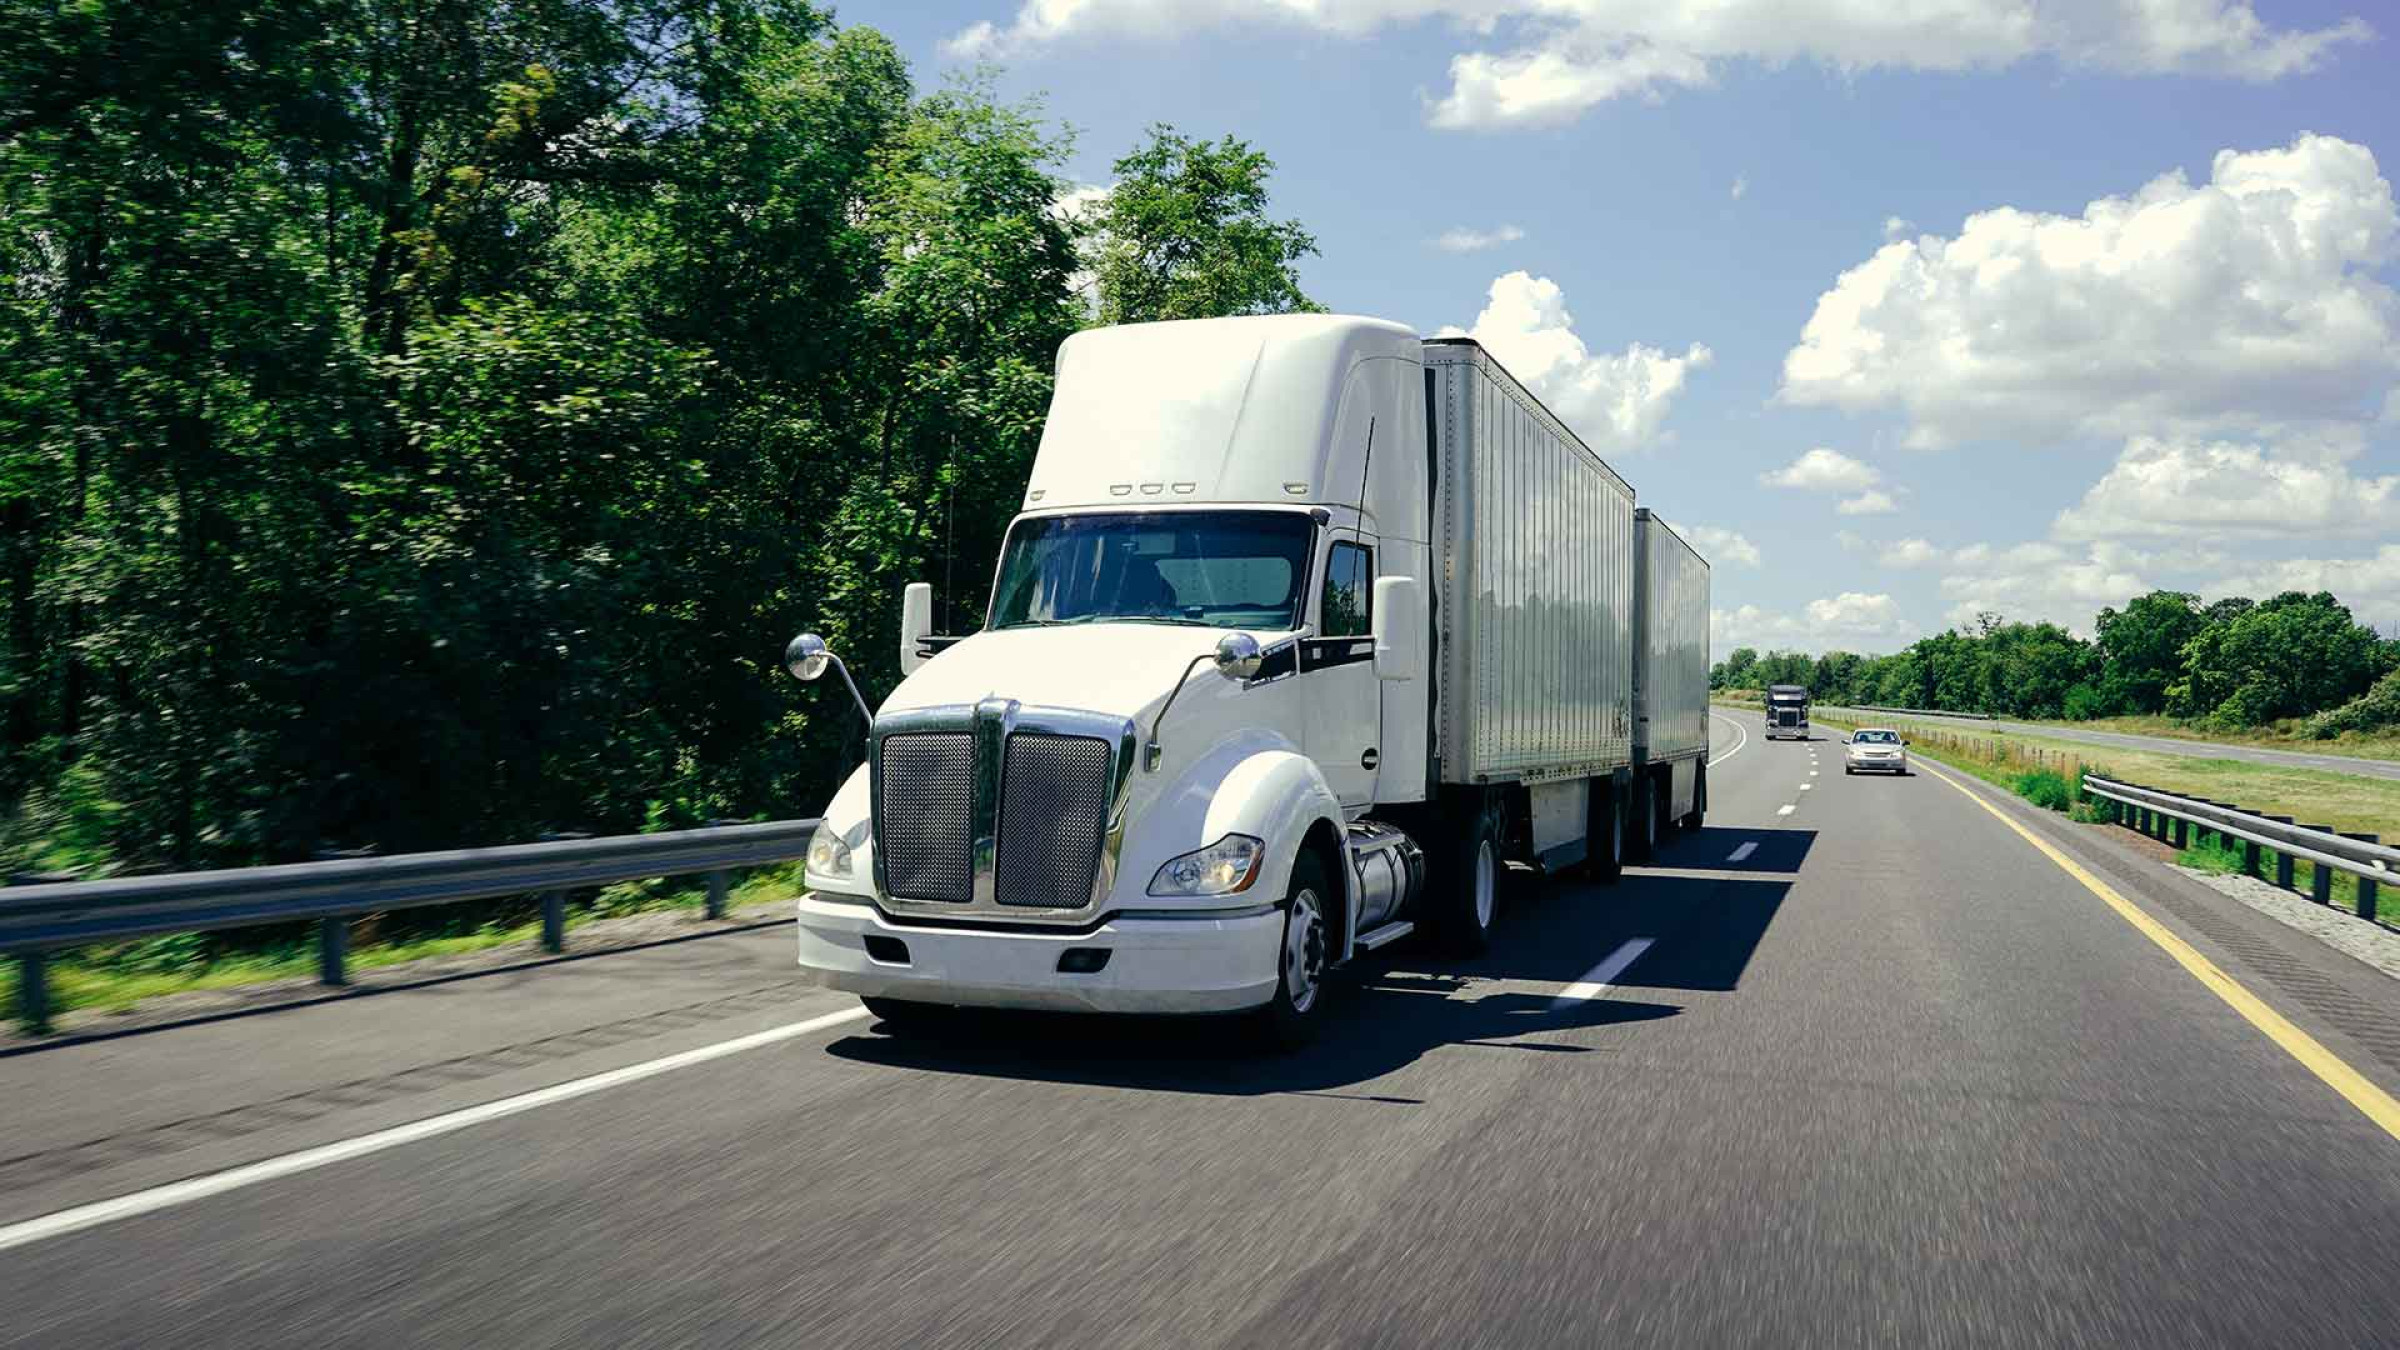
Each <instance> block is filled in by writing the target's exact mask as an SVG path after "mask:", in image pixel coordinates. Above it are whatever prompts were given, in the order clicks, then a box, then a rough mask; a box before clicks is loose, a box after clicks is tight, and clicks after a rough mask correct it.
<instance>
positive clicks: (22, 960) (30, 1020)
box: [8, 871, 77, 1036]
mask: <svg viewBox="0 0 2400 1350" xmlns="http://www.w3.org/2000/svg"><path fill="white" fill-rule="evenodd" d="M76 875H77V874H76V873H75V872H72V871H66V872H15V873H11V874H10V876H9V878H8V884H9V885H11V886H46V885H50V884H52V883H54V882H61V881H73V880H75V878H76ZM17 1024H18V1025H19V1026H21V1027H23V1028H24V1029H25V1030H26V1031H27V1032H28V1033H30V1034H32V1035H35V1036H47V1035H49V1034H50V953H48V952H20V953H18V954H17Z"/></svg>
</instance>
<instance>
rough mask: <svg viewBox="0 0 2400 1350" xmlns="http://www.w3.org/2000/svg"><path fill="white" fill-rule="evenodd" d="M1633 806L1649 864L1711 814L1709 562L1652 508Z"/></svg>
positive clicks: (1640, 575)
mask: <svg viewBox="0 0 2400 1350" xmlns="http://www.w3.org/2000/svg"><path fill="white" fill-rule="evenodd" d="M1633 525H1634V553H1633V557H1634V607H1633V775H1634V786H1633V806H1632V811H1633V815H1632V827H1631V829H1630V830H1629V831H1628V833H1627V842H1626V849H1627V853H1628V855H1629V856H1631V857H1634V858H1647V857H1650V856H1651V855H1652V854H1654V853H1655V852H1656V851H1657V847H1658V840H1659V838H1660V836H1662V835H1664V834H1665V833H1666V832H1667V830H1669V829H1670V828H1674V827H1678V826H1680V827H1682V828H1685V829H1695V830H1696V829H1698V828H1700V822H1701V819H1702V817H1703V816H1704V815H1705V814H1706V812H1707V810H1708V763H1707V758H1708V560H1707V559H1705V558H1703V557H1701V556H1700V553H1699V551H1698V550H1697V549H1694V548H1693V547H1692V546H1691V544H1690V543H1688V542H1687V541H1685V539H1684V538H1683V536H1682V535H1679V534H1677V533H1676V532H1675V530H1674V528H1673V527H1672V526H1670V525H1668V524H1667V522H1665V521H1664V520H1661V519H1659V518H1658V517H1657V516H1656V515H1654V514H1652V513H1651V511H1650V508H1648V507H1646V506H1645V507H1639V508H1636V509H1635V511H1634V517H1633Z"/></svg>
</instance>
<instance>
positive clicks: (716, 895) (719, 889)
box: [708, 820, 750, 919]
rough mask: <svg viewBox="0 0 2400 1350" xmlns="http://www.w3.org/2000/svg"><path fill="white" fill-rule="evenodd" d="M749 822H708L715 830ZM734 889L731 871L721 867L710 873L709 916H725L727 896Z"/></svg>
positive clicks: (715, 917)
mask: <svg viewBox="0 0 2400 1350" xmlns="http://www.w3.org/2000/svg"><path fill="white" fill-rule="evenodd" d="M749 823H750V822H748V821H746V820H712V821H710V822H708V827H709V828H710V829H712V830H714V829H720V828H722V827H724V826H727V825H747V824H749ZM732 890H733V874H732V873H731V872H728V871H726V870H725V869H724V868H722V867H720V868H718V869H717V870H716V871H714V872H711V873H709V874H708V917H710V918H712V919H722V918H724V917H725V897H726V896H727V895H728V894H730V893H731V892H732Z"/></svg>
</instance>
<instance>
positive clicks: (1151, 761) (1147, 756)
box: [1142, 652, 1217, 773]
mask: <svg viewBox="0 0 2400 1350" xmlns="http://www.w3.org/2000/svg"><path fill="white" fill-rule="evenodd" d="M1216 659H1217V654H1216V653H1215V652H1202V653H1200V654H1199V655H1198V656H1195V657H1193V658H1192V663H1191V664H1190V665H1188V666H1185V667H1184V668H1183V674H1181V675H1179V676H1177V677H1176V679H1175V687H1174V688H1173V689H1170V690H1168V691H1167V701H1166V702H1164V703H1161V704H1159V705H1158V716H1156V717H1153V718H1151V719H1150V740H1149V742H1148V743H1147V744H1145V745H1144V746H1143V747H1142V771H1143V772H1145V773H1157V772H1158V762H1159V760H1160V759H1161V758H1162V757H1164V756H1165V754H1166V751H1165V750H1164V749H1163V748H1161V747H1160V745H1159V743H1158V728H1159V725H1160V724H1161V723H1163V722H1165V721H1166V720H1167V709H1169V708H1172V707H1174V706H1175V696H1176V695H1177V694H1180V693H1182V692H1183V687H1184V686H1185V685H1187V684H1189V683H1191V680H1192V672H1193V671H1195V670H1198V669H1199V668H1200V667H1201V664H1202V663H1204V662H1213V661H1215V660H1216Z"/></svg>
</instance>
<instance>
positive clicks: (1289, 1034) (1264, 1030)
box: [1257, 848, 1333, 1050]
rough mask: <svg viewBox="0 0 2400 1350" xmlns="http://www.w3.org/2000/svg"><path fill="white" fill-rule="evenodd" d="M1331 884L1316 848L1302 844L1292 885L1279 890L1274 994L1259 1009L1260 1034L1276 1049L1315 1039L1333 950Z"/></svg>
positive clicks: (1288, 1048)
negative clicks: (1280, 916) (1280, 928)
mask: <svg viewBox="0 0 2400 1350" xmlns="http://www.w3.org/2000/svg"><path fill="white" fill-rule="evenodd" d="M1332 895H1333V889H1332V884H1331V882H1330V880H1329V879H1328V878H1327V877H1326V875H1325V864H1324V862H1323V861H1322V860H1321V859H1319V858H1318V857H1317V853H1316V850H1315V849H1313V848H1304V849H1302V850H1301V851H1300V856H1299V857H1298V858H1296V859H1294V860H1293V862H1292V884H1291V886H1290V887H1289V888H1288V889H1287V890H1286V891H1285V892H1284V900H1283V945H1282V946H1281V947H1280V948H1278V949H1277V951H1276V956H1275V997H1274V998H1272V999H1270V1000H1268V1002H1267V1006H1265V1007H1263V1008H1261V1009H1259V1010H1258V1014H1257V1023H1258V1030H1259V1033H1260V1035H1261V1038H1262V1039H1264V1040H1265V1041H1266V1042H1267V1044H1268V1045H1269V1046H1271V1047H1273V1048H1275V1049H1278V1050H1296V1049H1299V1048H1300V1047H1301V1046H1303V1045H1306V1044H1308V1043H1309V1042H1310V1041H1312V1040H1314V1039H1316V1034H1317V1027H1318V1025H1319V1024H1320V1023H1322V1022H1323V1021H1324V1020H1325V1019H1324V1014H1323V1013H1322V1012H1321V1011H1319V1010H1320V1009H1322V1008H1323V1007H1324V1005H1325V993H1326V990H1325V976H1326V974H1327V971H1328V968H1329V967H1330V966H1331V964H1332V961H1331V954H1332V951H1333V930H1332V922H1333V917H1332V916H1333V900H1332Z"/></svg>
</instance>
